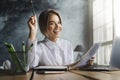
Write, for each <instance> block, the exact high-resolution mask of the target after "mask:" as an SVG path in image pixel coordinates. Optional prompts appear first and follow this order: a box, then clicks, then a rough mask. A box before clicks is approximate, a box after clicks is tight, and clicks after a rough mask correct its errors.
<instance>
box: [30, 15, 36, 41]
mask: <svg viewBox="0 0 120 80" xmlns="http://www.w3.org/2000/svg"><path fill="white" fill-rule="evenodd" d="M28 26H29V29H30V32H29V39H31V40H32V41H34V40H36V36H37V29H38V24H37V18H36V16H32V17H30V19H29V20H28Z"/></svg>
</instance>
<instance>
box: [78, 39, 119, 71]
mask: <svg viewBox="0 0 120 80" xmlns="http://www.w3.org/2000/svg"><path fill="white" fill-rule="evenodd" d="M80 69H81V70H87V71H116V70H120V37H115V38H114V40H113V46H112V52H111V56H110V61H109V65H93V66H90V67H86V68H80Z"/></svg>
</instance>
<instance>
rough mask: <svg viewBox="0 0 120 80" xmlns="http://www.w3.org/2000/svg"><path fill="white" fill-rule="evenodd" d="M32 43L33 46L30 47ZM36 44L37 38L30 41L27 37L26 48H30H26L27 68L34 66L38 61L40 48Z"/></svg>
mask: <svg viewBox="0 0 120 80" xmlns="http://www.w3.org/2000/svg"><path fill="white" fill-rule="evenodd" d="M32 44H33V46H32V47H31V48H30V46H31V45H32ZM38 46H39V45H38V44H37V40H35V41H31V40H30V39H28V42H27V49H29V48H30V49H29V50H28V53H27V65H28V67H29V68H33V67H36V66H37V65H38V63H39V59H40V54H41V53H42V50H41V48H40V47H38ZM38 48H39V49H38Z"/></svg>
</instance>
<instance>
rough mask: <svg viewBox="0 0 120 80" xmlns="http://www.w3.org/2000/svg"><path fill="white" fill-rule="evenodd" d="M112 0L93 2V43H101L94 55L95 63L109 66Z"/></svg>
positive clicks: (96, 0) (112, 30) (112, 33)
mask: <svg viewBox="0 0 120 80" xmlns="http://www.w3.org/2000/svg"><path fill="white" fill-rule="evenodd" d="M112 1H113V0H94V1H93V43H96V42H100V43H102V45H101V48H100V49H99V50H98V53H97V55H96V60H95V61H96V62H97V63H98V64H101V65H106V64H109V59H110V55H111V50H112V41H113V36H114V26H113V2H112Z"/></svg>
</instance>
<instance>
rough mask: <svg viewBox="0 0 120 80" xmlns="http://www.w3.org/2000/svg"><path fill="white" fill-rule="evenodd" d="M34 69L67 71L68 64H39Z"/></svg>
mask: <svg viewBox="0 0 120 80" xmlns="http://www.w3.org/2000/svg"><path fill="white" fill-rule="evenodd" d="M34 70H39V71H67V70H68V67H67V66H38V67H35V68H34Z"/></svg>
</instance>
